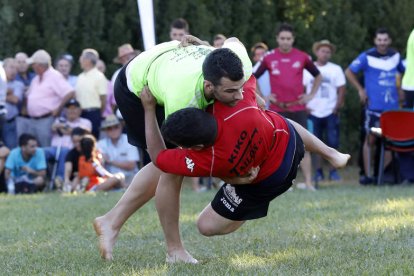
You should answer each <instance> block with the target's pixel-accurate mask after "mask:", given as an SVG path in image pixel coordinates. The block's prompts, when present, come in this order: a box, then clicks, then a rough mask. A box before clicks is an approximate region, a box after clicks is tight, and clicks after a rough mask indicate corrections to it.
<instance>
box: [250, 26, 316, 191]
mask: <svg viewBox="0 0 414 276" xmlns="http://www.w3.org/2000/svg"><path fill="white" fill-rule="evenodd" d="M276 41H277V43H278V45H279V46H278V48H276V49H273V50H271V51H270V52H268V53H267V54H266V55H265V56H264V57H263V58H262V60H261V61H259V62H258V63H256V65H255V66H254V68H253V74H254V76H255V77H256V78H259V77H260V76H261V75H262V74H263V73H264V72H265V71H266V70H267V71H269V76H270V87H271V94H270V97H269V101H270V106H269V108H270V109H271V110H274V111H277V112H279V113H280V114H281V115H282V116H284V117H286V118H289V119H291V120H293V121H295V122H297V123H299V124H300V125H301V126H303V127H304V128H307V117H308V115H307V112H306V103H307V102H309V101H310V100H311V99H312V98H313V97H314V95H315V94H316V92H317V90H318V88H319V85H320V84H321V82H322V76H321V74H320V72H319V70H318V69H317V68H316V66H315V65H314V64H313V62H312V59H311V58H310V56H309V55H308V54H306V53H305V52H302V51H300V50H298V49H296V48H293V43H294V42H295V37H294V33H293V28H292V26H290V25H289V24H286V23H283V24H281V26H280V27H279V28H278V30H277V32H276ZM304 69H306V70H308V71H309V73H311V74H312V75H313V76H314V77H315V80H314V82H313V86H312V89H311V92H310V93H309V94H306V93H305V90H304V86H303V70H304ZM301 167H302V171H303V174H304V177H305V182H306V187H307V189H309V190H315V188H314V187H313V186H312V169H311V157H310V154H309V153H306V154H305V157H304V159H303V162H302V164H301Z"/></svg>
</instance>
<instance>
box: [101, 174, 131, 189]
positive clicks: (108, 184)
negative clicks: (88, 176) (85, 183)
mask: <svg viewBox="0 0 414 276" xmlns="http://www.w3.org/2000/svg"><path fill="white" fill-rule="evenodd" d="M124 180H125V176H124V174H122V173H117V174H114V175H113V176H111V177H109V178H108V179H106V180H105V181H104V182H102V183H101V184H99V185H98V186H97V187H96V190H97V191H109V190H112V189H115V188H123V187H125V184H124Z"/></svg>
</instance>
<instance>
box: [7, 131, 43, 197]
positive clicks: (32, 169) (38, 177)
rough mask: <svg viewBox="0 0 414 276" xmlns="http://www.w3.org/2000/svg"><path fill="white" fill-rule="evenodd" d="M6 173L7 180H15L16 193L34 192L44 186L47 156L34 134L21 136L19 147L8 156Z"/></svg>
mask: <svg viewBox="0 0 414 276" xmlns="http://www.w3.org/2000/svg"><path fill="white" fill-rule="evenodd" d="M4 174H5V180H6V182H7V181H9V180H11V181H13V183H14V186H15V192H16V193H33V192H35V191H39V190H41V189H42V188H43V187H44V185H45V176H46V158H45V154H44V152H43V150H42V149H41V148H38V146H37V141H36V138H35V137H34V136H33V135H30V134H26V133H24V134H22V135H21V136H20V137H19V147H17V148H15V149H13V150H12V151H11V152H10V154H9V156H8V157H7V160H6V170H5V173H4Z"/></svg>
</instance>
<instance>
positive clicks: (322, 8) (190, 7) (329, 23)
mask: <svg viewBox="0 0 414 276" xmlns="http://www.w3.org/2000/svg"><path fill="white" fill-rule="evenodd" d="M153 2H154V3H153V5H154V14H155V29H156V30H155V31H156V41H157V42H158V43H159V42H164V41H168V40H169V26H170V23H171V21H172V20H174V19H175V18H178V17H183V18H186V19H187V20H188V22H189V24H190V32H191V33H192V34H194V35H196V36H198V37H200V38H202V39H204V40H208V41H210V42H212V38H213V36H214V35H215V34H217V33H223V34H224V35H226V36H237V37H238V38H239V39H240V40H241V41H243V42H244V44H245V45H246V47H247V48H248V49H250V47H251V46H252V45H253V44H254V43H256V42H258V41H263V42H265V43H267V44H268V45H269V47H271V48H273V47H275V46H276V41H275V28H276V26H277V25H278V24H280V23H281V22H289V23H291V24H292V25H294V27H295V29H296V47H298V48H300V49H302V50H304V51H307V52H308V53H311V49H312V44H313V42H314V41H317V40H320V39H329V40H330V41H332V42H333V43H334V44H336V46H337V52H336V53H335V55H334V56H333V62H336V63H338V64H340V65H341V66H342V67H343V68H344V69H345V68H346V67H347V66H348V64H349V63H350V62H351V61H352V60H353V59H354V58H355V57H356V56H357V55H358V54H359V53H360V52H361V51H363V50H365V49H367V48H369V47H372V39H373V34H374V32H375V30H376V29H377V28H378V27H380V26H384V27H388V28H389V30H390V31H391V33H392V35H393V46H394V47H395V48H397V49H398V50H400V51H401V52H402V53H404V52H405V45H406V41H407V37H408V34H409V33H410V31H411V29H412V28H413V24H412V20H411V18H412V11H413V10H414V1H412V0H398V1H397V0H392V1H384V0H372V1H361V0H337V1H331V0H312V1H307V0H238V1H231V0H168V1H167V0H154V1H153ZM0 37H1V38H2V39H1V40H0V58H1V59H3V58H5V57H8V56H13V55H14V54H15V53H16V52H18V51H25V52H27V53H29V54H31V53H33V52H34V51H36V50H37V49H40V48H43V49H46V50H47V51H48V52H50V54H51V55H52V57H56V56H57V55H59V54H61V53H64V52H69V53H71V54H72V55H73V56H74V57H75V60H77V59H78V57H79V54H80V53H81V51H82V49H83V48H95V49H97V50H98V51H99V53H100V55H101V58H102V59H103V60H104V61H106V62H107V65H108V72H107V73H108V74H107V75H108V77H109V76H110V75H111V74H112V72H114V71H115V70H116V69H117V65H115V64H113V63H112V59H113V57H115V56H116V53H117V47H118V46H119V45H121V44H123V43H127V42H130V43H131V44H132V45H134V47H135V48H138V49H142V48H143V41H142V37H141V29H140V23H139V16H138V7H137V2H136V1H135V0H132V1H131V0H59V1H55V0H44V1H30V0H19V1H12V0H1V5H0ZM75 71H79V68H78V66H75ZM355 94H356V91H354V89H352V88H350V87H349V89H348V95H347V99H346V103H347V104H346V106H345V109H344V111H343V115H344V116H342V117H343V119H342V128H343V129H342V145H343V147H344V148H345V149H346V150H349V151H352V152H354V151H356V148H357V145H358V142H357V141H358V139H357V137H358V129H357V128H356V127H355V122H357V121H358V118H359V108H360V107H359V104H358V98H357V97H356V95H355ZM345 137H347V138H346V139H345Z"/></svg>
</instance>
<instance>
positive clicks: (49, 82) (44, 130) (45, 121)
mask: <svg viewBox="0 0 414 276" xmlns="http://www.w3.org/2000/svg"><path fill="white" fill-rule="evenodd" d="M27 63H29V64H31V65H32V68H33V71H35V73H36V77H35V78H34V79H33V80H32V82H31V84H30V86H29V90H28V91H27V95H26V96H27V113H28V116H27V119H26V120H24V121H22V124H21V125H20V127H19V130H18V133H19V134H21V133H23V132H25V133H30V134H32V135H34V136H35V137H36V139H37V140H38V142H39V144H40V146H42V147H47V146H50V142H51V138H52V132H51V127H52V124H53V121H54V119H55V117H58V116H59V115H60V113H61V111H62V109H63V107H64V106H65V104H66V103H67V102H68V101H69V100H70V99H71V98H73V96H74V94H75V92H74V90H73V88H72V87H71V86H70V84H69V83H68V82H67V81H66V79H65V78H64V77H63V75H62V74H61V73H59V72H58V71H56V70H55V69H54V68H53V67H52V66H51V57H50V55H49V54H48V53H47V52H46V51H45V50H37V51H36V52H35V53H34V54H33V55H32V56H31V57H30V58H29V59H27Z"/></svg>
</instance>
